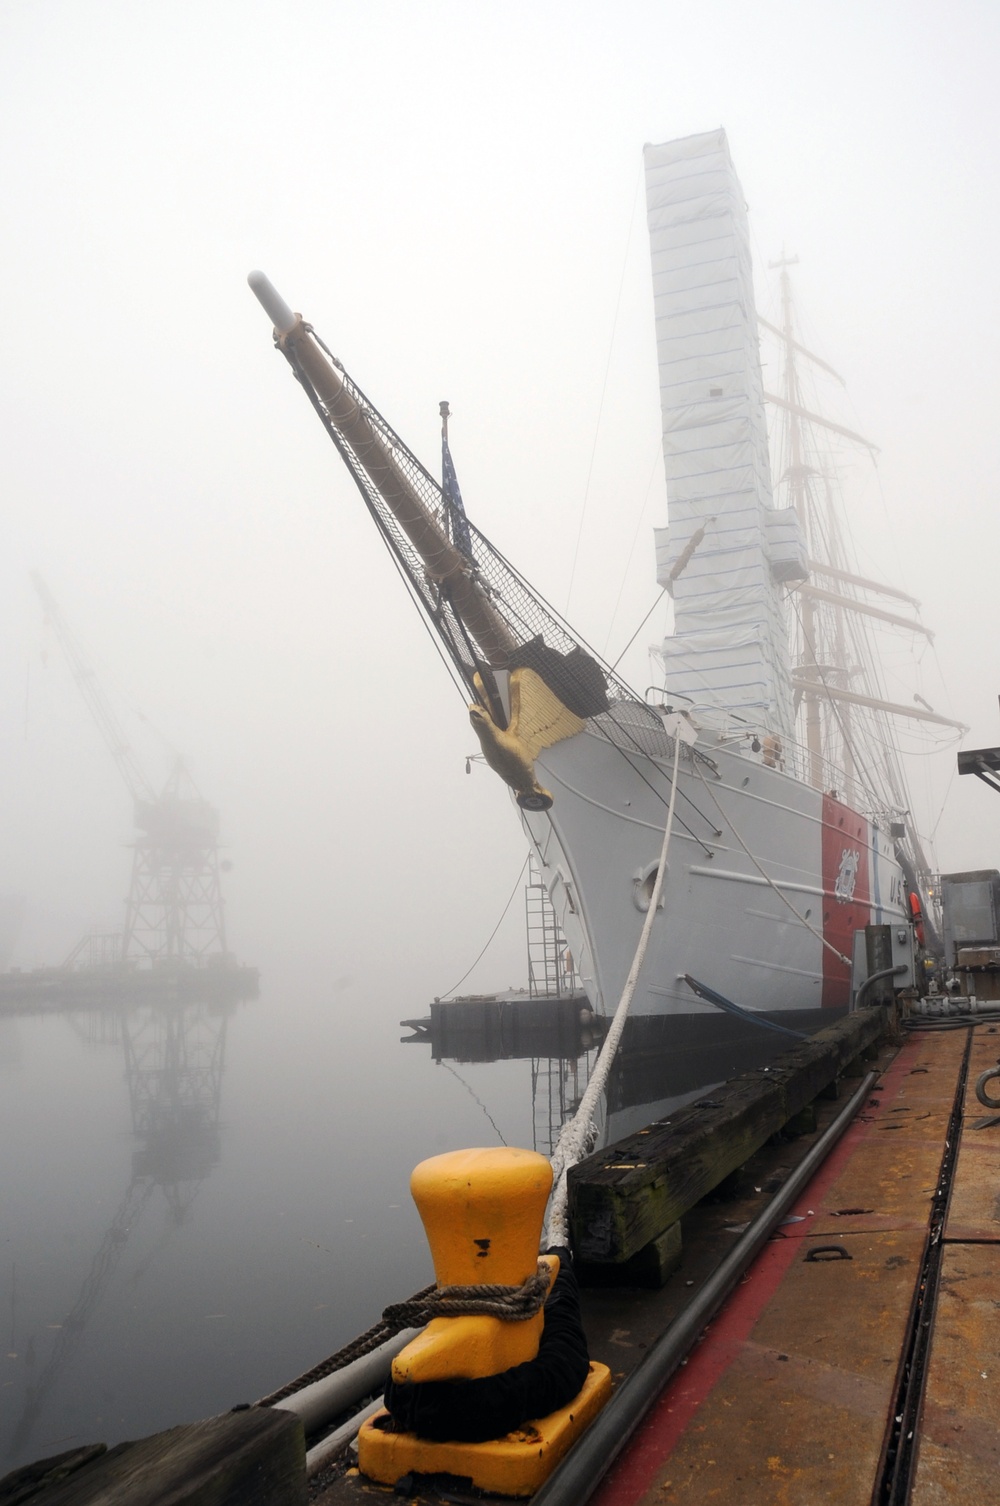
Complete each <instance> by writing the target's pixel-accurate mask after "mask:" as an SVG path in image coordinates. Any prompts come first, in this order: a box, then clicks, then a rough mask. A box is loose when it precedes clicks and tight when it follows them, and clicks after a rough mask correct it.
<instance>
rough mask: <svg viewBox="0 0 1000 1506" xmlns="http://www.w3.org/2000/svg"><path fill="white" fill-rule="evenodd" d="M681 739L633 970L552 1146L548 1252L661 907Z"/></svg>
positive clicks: (592, 1132)
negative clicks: (571, 1170) (584, 1083)
mask: <svg viewBox="0 0 1000 1506" xmlns="http://www.w3.org/2000/svg"><path fill="white" fill-rule="evenodd" d="M680 757H681V739H680V738H679V737H677V736H675V737H674V767H673V774H672V776H671V783H670V804H669V806H668V807H667V824H666V826H665V827H664V829H663V845H662V847H661V848H660V859H659V862H658V864H657V868H656V878H655V879H654V881H653V890H652V893H651V894H650V896H649V909H648V910H647V911H646V919H645V921H644V922H643V927H642V931H641V933H640V935H639V944H638V946H637V947H636V949H635V956H634V957H633V958H632V966H631V967H630V968H629V973H628V977H627V978H626V980H625V987H624V988H623V989H622V993H621V998H620V999H619V1000H618V1007H617V1009H616V1010H615V1013H614V1018H613V1019H612V1021H611V1025H610V1027H609V1029H608V1033H607V1035H606V1036H605V1037H604V1043H603V1045H602V1046H601V1050H600V1054H599V1056H598V1058H597V1063H596V1065H595V1067H594V1070H593V1072H592V1073H591V1077H590V1081H589V1083H588V1084H587V1087H586V1090H585V1092H584V1094H583V1097H582V1098H581V1099H580V1103H579V1107H578V1108H577V1111H576V1113H575V1114H574V1115H573V1118H572V1119H570V1120H568V1121H567V1123H566V1124H564V1125H563V1128H562V1131H561V1133H560V1135H559V1139H558V1141H557V1142H556V1148H555V1150H554V1151H553V1152H552V1178H553V1181H552V1196H551V1198H550V1200H549V1212H548V1219H547V1221H546V1233H545V1236H544V1238H543V1243H542V1247H543V1249H547V1248H548V1247H549V1246H551V1245H568V1244H569V1226H568V1220H567V1202H568V1188H567V1183H566V1177H567V1173H568V1172H569V1168H570V1167H571V1166H575V1165H576V1164H577V1162H578V1161H582V1160H583V1159H584V1157H585V1156H587V1155H589V1154H590V1152H591V1150H592V1149H593V1146H594V1141H595V1139H596V1134H597V1129H596V1124H595V1121H594V1113H595V1110H596V1108H597V1104H598V1101H599V1099H600V1097H601V1094H602V1093H603V1092H604V1089H605V1086H606V1084H607V1081H608V1077H609V1075H610V1072H611V1065H612V1063H613V1061H614V1059H615V1054H616V1052H617V1050H618V1043H619V1041H620V1040H621V1038H622V1032H623V1031H624V1029H625V1021H626V1019H627V1018H628V1012H629V1009H630V1008H631V1005H632V999H633V996H634V994H635V990H636V985H637V983H638V981H639V974H640V972H641V971H642V964H643V962H644V961H645V958H646V950H647V948H648V946H649V938H650V935H651V933H652V930H653V920H654V918H655V916H656V911H657V909H658V907H659V903H660V894H661V892H662V889H663V880H664V877H665V876H666V871H667V851H668V849H669V847H670V833H671V831H672V830H673V824H674V804H675V801H676V798H677V771H678V767H679V765H680Z"/></svg>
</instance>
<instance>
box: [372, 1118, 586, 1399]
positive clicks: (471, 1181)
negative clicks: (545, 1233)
mask: <svg viewBox="0 0 1000 1506" xmlns="http://www.w3.org/2000/svg"><path fill="white" fill-rule="evenodd" d="M551 1187H552V1167H551V1166H550V1165H549V1163H548V1161H547V1160H546V1159H545V1157H544V1156H540V1155H538V1154H537V1153H536V1152H535V1151H533V1150H512V1149H509V1148H496V1149H490V1150H456V1151H450V1152H448V1154H447V1155H443V1156H432V1157H431V1159H430V1160H429V1161H421V1163H420V1165H419V1166H418V1167H417V1168H416V1169H415V1171H414V1172H413V1175H412V1176H411V1178H410V1191H411V1193H412V1194H413V1201H414V1202H415V1203H416V1205H417V1209H418V1211H419V1213H420V1217H421V1219H422V1220H423V1225H424V1231H425V1232H426V1234H427V1243H428V1244H429V1245H430V1247H431V1255H432V1257H433V1260H434V1275H435V1277H436V1279H437V1284H438V1286H475V1285H480V1284H482V1283H485V1282H497V1283H500V1284H501V1285H503V1286H521V1285H523V1283H524V1282H525V1281H526V1280H527V1279H528V1277H529V1276H531V1275H533V1273H534V1271H535V1268H536V1265H537V1262H538V1258H539V1257H538V1242H539V1240H540V1238H541V1233H542V1220H543V1219H544V1217H545V1205H546V1203H547V1202H548V1198H549V1192H550V1190H551ZM542 1259H543V1260H544V1261H545V1262H546V1264H547V1265H548V1266H549V1268H550V1270H551V1277H550V1280H549V1287H550V1288H551V1286H552V1282H553V1281H554V1280H555V1278H556V1276H557V1275H558V1272H559V1260H558V1257H557V1256H555V1255H546V1256H543V1257H542ZM542 1324H543V1318H542V1314H541V1313H540V1312H539V1313H538V1314H537V1315H536V1316H535V1317H534V1318H529V1319H527V1321H526V1322H523V1323H505V1322H504V1321H503V1319H502V1318H490V1317H471V1318H433V1319H432V1320H431V1321H430V1323H428V1325H427V1327H426V1328H425V1329H424V1332H423V1333H422V1334H420V1336H419V1337H418V1338H416V1339H414V1340H413V1342H412V1343H411V1344H407V1346H406V1348H405V1349H404V1350H402V1351H401V1353H400V1354H398V1355H397V1356H396V1359H395V1360H394V1362H393V1366H392V1378H393V1380H395V1381H400V1382H403V1381H409V1382H411V1383H416V1382H421V1381H432V1380H454V1379H455V1378H456V1377H457V1376H461V1377H462V1378H463V1379H464V1380H473V1379H475V1378H476V1377H478V1376H483V1375H499V1374H500V1372H501V1371H503V1370H509V1369H510V1368H511V1367H512V1366H513V1365H522V1364H524V1362H525V1361H526V1360H533V1359H534V1358H535V1356H536V1354H537V1353H538V1341H539V1339H540V1338H541V1336H542Z"/></svg>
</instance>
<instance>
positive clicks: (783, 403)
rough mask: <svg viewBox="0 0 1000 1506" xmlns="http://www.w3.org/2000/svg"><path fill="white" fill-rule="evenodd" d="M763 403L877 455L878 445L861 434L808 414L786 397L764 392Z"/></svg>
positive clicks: (804, 409)
mask: <svg viewBox="0 0 1000 1506" xmlns="http://www.w3.org/2000/svg"><path fill="white" fill-rule="evenodd" d="M764 401H765V402H766V403H773V404H774V405H775V407H776V408H784V409H785V410H786V412H788V413H794V414H795V415H796V417H798V418H804V419H805V420H806V421H807V422H808V423H811V424H819V426H820V428H821V429H830V430H832V431H833V433H834V434H843V436H844V438H845V439H853V440H854V442H855V444H863V445H864V447H865V449H866V450H871V452H872V454H873V455H877V454H878V445H877V444H872V442H871V440H870V439H866V438H865V436H864V435H863V434H856V433H855V432H854V430H853V429H845V428H844V425H843V424H835V423H834V422H833V420H832V419H829V418H824V417H823V415H822V414H821V413H810V411H809V409H808V408H803V407H801V406H800V405H799V404H798V403H793V402H790V401H789V399H788V398H787V397H778V395H777V394H776V393H774V392H765V393H764Z"/></svg>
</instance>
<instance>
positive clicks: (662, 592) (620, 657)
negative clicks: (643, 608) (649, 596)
mask: <svg viewBox="0 0 1000 1506" xmlns="http://www.w3.org/2000/svg"><path fill="white" fill-rule="evenodd" d="M666 591H667V588H666V586H661V587H660V594H659V595H658V596H657V598H656V600H655V601H654V602H653V605H652V606H651V607H650V609H649V611H648V612H647V613H646V615H645V617H644V618H643V619H642V621H641V622H640V624H639V626H638V627H637V628H636V630H635V632H634V633H633V634H632V636H631V638H630V639H629V640H628V642H627V643H626V645H625V647H624V648H623V649H622V651H621V653H620V654H619V655H618V658H617V659H616V660H615V662H614V664H612V666H611V668H612V669H617V668H618V666H619V664H620V663H621V662H622V660H623V659H624V657H625V655H626V654H627V653H628V651H629V649H630V648H631V647H632V645H633V643H634V642H635V640H636V639H637V638H638V636H639V634H640V633H641V632H642V630H643V628H644V627H645V626H646V623H647V622H648V621H649V619H650V618H651V617H652V615H653V613H654V612H655V611H656V609H657V607H658V606H659V605H660V602H661V601H662V600H663V597H664V596H665V595H666Z"/></svg>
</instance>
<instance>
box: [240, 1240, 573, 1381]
mask: <svg viewBox="0 0 1000 1506" xmlns="http://www.w3.org/2000/svg"><path fill="white" fill-rule="evenodd" d="M551 1282H552V1272H551V1270H550V1268H549V1266H547V1265H546V1264H545V1262H544V1261H542V1260H540V1261H539V1262H538V1265H537V1266H536V1268H535V1270H534V1271H532V1273H531V1275H530V1276H529V1277H528V1279H527V1281H525V1282H523V1283H522V1285H521V1286H502V1285H500V1284H499V1283H497V1282H484V1283H481V1284H480V1285H478V1286H437V1285H434V1286H425V1287H424V1288H423V1289H422V1290H421V1291H419V1292H415V1293H414V1295H413V1296H412V1297H407V1299H406V1301H405V1302H392V1303H390V1304H389V1306H388V1307H387V1308H385V1309H384V1311H383V1313H382V1316H381V1318H380V1319H379V1321H378V1322H377V1323H374V1324H373V1325H372V1327H371V1328H369V1329H367V1330H366V1332H365V1333H363V1334H360V1335H359V1336H358V1338H356V1339H352V1341H351V1343H350V1344H345V1345H344V1347H343V1349H338V1350H337V1352H336V1354H331V1355H330V1357H329V1359H326V1360H321V1361H320V1363H319V1364H318V1365H314V1366H313V1368H312V1369H311V1370H306V1371H305V1372H304V1373H303V1374H302V1375H298V1376H296V1378H295V1380H293V1381H289V1382H288V1384H287V1385H286V1386H282V1387H281V1388H280V1389H279V1390H277V1391H271V1392H270V1393H269V1395H267V1396H262V1397H261V1398H260V1400H259V1401H255V1402H254V1406H255V1407H273V1406H274V1405H275V1403H277V1402H279V1401H284V1400H285V1398H286V1397H287V1396H292V1395H293V1394H294V1393H295V1392H296V1391H302V1390H304V1389H305V1387H306V1386H311V1385H312V1384H313V1382H314V1381H320V1380H325V1379H326V1377H327V1376H328V1375H333V1374H334V1373H335V1372H336V1371H337V1370H343V1369H344V1368H345V1367H346V1366H347V1365H350V1364H352V1363H353V1362H354V1361H355V1360H360V1359H363V1358H364V1356H365V1355H366V1354H371V1352H372V1350H374V1349H378V1348H379V1347H380V1345H382V1344H385V1343H387V1342H388V1340H389V1339H392V1338H395V1336H396V1334H397V1333H402V1331H403V1329H404V1328H423V1326H424V1324H425V1323H429V1322H430V1321H431V1319H432V1318H469V1317H478V1316H484V1317H488V1318H500V1319H502V1320H503V1321H504V1322H505V1323H520V1322H523V1321H524V1319H526V1318H533V1317H534V1316H535V1314H536V1313H538V1312H540V1311H541V1309H542V1308H543V1307H544V1305H545V1299H546V1297H547V1296H548V1294H549V1287H550V1285H551Z"/></svg>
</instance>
